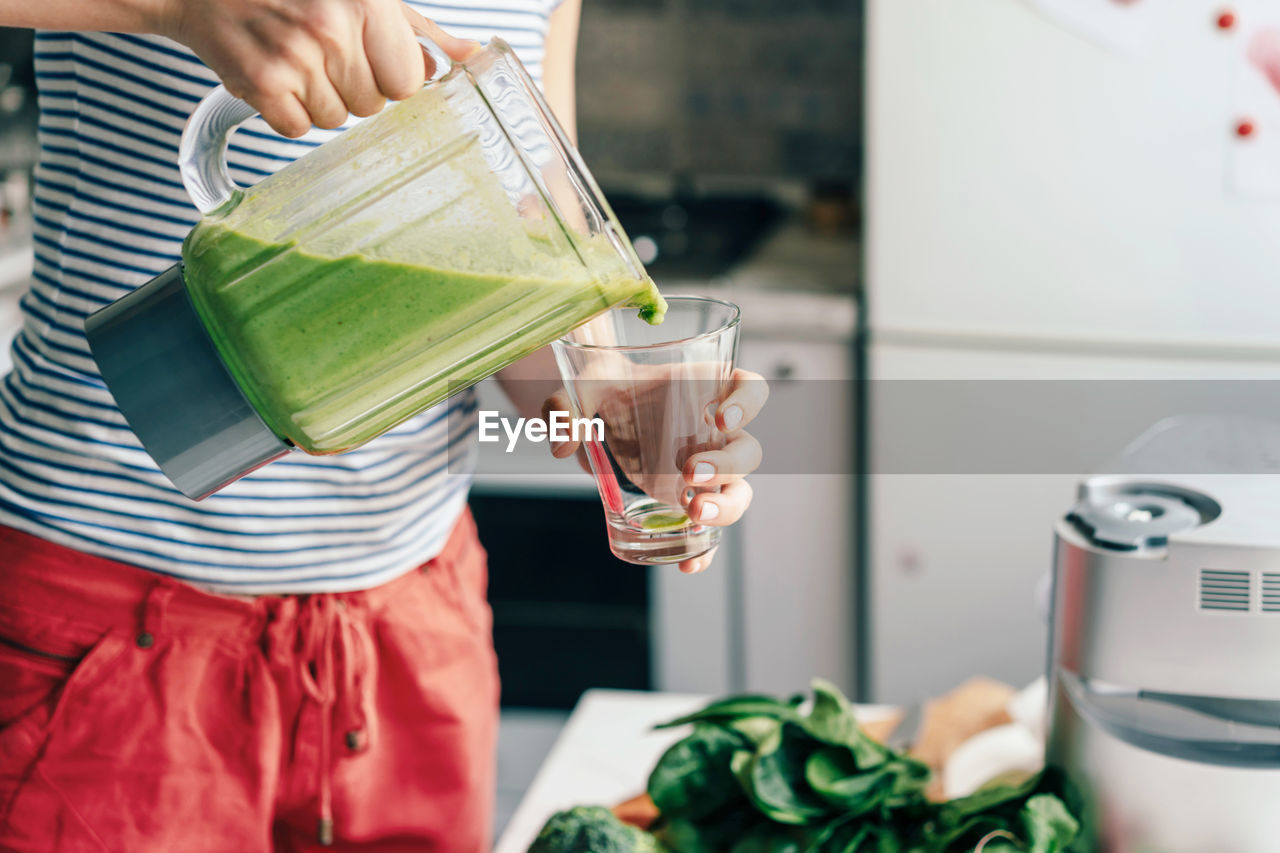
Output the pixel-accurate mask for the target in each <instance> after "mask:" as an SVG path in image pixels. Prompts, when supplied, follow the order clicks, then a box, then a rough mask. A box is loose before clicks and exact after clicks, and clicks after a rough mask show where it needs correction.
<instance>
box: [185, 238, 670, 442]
mask: <svg viewBox="0 0 1280 853" xmlns="http://www.w3.org/2000/svg"><path fill="white" fill-rule="evenodd" d="M183 255H184V260H185V270H184V273H185V278H186V284H187V289H188V292H189V293H190V294H191V297H192V300H193V302H194V303H195V305H196V308H197V310H198V311H199V313H200V315H201V317H202V318H203V319H204V321H205V325H206V326H207V327H208V329H209V332H210V334H211V336H212V338H213V340H214V343H215V344H216V346H217V348H218V350H219V352H220V353H221V354H222V357H223V359H224V361H225V362H226V363H227V366H228V368H229V369H230V370H231V373H232V374H233V376H234V377H235V379H236V381H237V382H238V383H239V385H240V387H241V388H242V389H243V390H244V391H245V393H246V395H247V396H248V397H249V399H250V401H251V402H252V403H253V405H254V407H255V408H256V409H257V410H258V412H259V414H261V415H262V418H263V420H265V421H266V422H267V424H268V425H269V426H270V427H271V428H272V429H273V430H275V431H276V432H277V433H279V434H280V435H281V436H284V437H286V438H288V439H289V440H290V441H292V442H293V443H294V444H296V445H297V446H298V447H300V448H302V449H303V450H306V451H308V452H310V453H337V452H340V451H342V450H347V449H350V448H352V447H354V446H356V445H359V444H362V443H363V442H365V441H368V440H369V439H371V438H373V437H375V436H377V435H379V434H381V433H382V432H385V431H386V430H387V429H390V428H391V427H392V426H394V425H396V424H397V423H399V422H401V421H403V420H405V419H406V418H408V417H411V416H412V415H414V414H416V413H418V412H421V411H422V410H424V409H426V408H428V407H429V406H432V405H435V404H436V403H439V402H441V401H442V400H444V399H445V398H446V397H448V396H449V395H450V394H452V393H455V392H457V391H458V390H460V389H461V388H463V387H465V386H466V385H469V384H471V383H474V382H477V381H479V380H480V379H482V378H484V377H485V376H488V375H490V374H492V373H494V372H495V371H497V370H499V369H501V368H502V367H504V366H505V365H507V364H510V363H511V362H513V361H516V360H518V359H520V358H522V357H524V356H525V355H528V354H529V353H532V352H533V351H535V350H537V349H539V348H540V347H542V346H545V345H546V344H548V343H549V342H550V341H551V340H553V339H554V338H556V337H558V336H559V335H560V334H563V333H564V332H565V331H566V330H567V329H569V328H571V327H573V326H576V325H579V324H580V323H582V322H584V321H586V320H588V319H589V318H591V317H593V316H595V315H596V314H599V313H600V312H602V311H604V310H606V309H607V308H610V307H611V306H614V305H618V304H621V303H629V304H632V305H635V306H637V307H638V308H639V309H640V311H641V314H642V316H644V317H645V318H646V319H648V320H649V321H650V322H654V323H657V322H661V319H662V313H663V311H664V309H665V304H664V303H663V301H662V297H661V296H660V295H659V294H658V292H657V290H656V288H654V286H653V283H652V282H651V281H649V280H647V279H637V278H635V277H634V276H630V275H627V274H625V273H624V271H623V270H622V268H621V265H620V264H617V263H612V264H609V265H604V264H598V265H596V266H595V269H596V272H595V273H593V272H592V271H591V269H589V268H588V266H587V265H584V264H583V263H582V262H581V261H579V260H577V259H573V260H572V261H570V260H569V259H561V258H558V257H555V256H553V255H545V254H540V255H538V256H537V257H536V258H535V257H533V256H532V255H531V257H530V259H529V263H528V264H527V266H528V268H529V270H530V273H529V274H521V273H511V272H500V273H484V272H472V271H466V270H461V269H446V268H443V267H441V266H428V265H418V264H412V263H398V262H395V261H391V260H384V259H378V258H371V257H368V256H365V255H361V254H347V255H342V256H339V257H324V256H321V255H319V254H312V253H310V252H307V251H304V250H303V249H301V248H299V247H298V246H297V245H295V244H293V243H271V242H267V241H263V240H258V239H254V238H253V237H250V236H247V235H246V234H244V233H242V232H240V231H238V230H236V229H233V228H230V227H228V226H226V225H225V224H218V223H217V222H206V223H203V224H202V225H201V226H200V227H199V228H197V229H196V230H195V231H193V232H192V234H191V236H190V237H189V238H188V240H187V244H186V246H185V247H184V252H183ZM602 257H604V255H602ZM506 266H511V265H510V264H506ZM601 268H604V269H615V268H616V269H617V270H618V273H619V274H618V275H617V276H616V277H615V278H612V279H609V280H600V278H599V269H601Z"/></svg>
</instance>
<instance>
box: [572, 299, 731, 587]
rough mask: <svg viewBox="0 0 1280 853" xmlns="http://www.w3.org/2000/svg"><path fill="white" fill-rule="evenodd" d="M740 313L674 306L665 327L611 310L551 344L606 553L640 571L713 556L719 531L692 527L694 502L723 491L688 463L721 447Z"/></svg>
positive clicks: (707, 304)
mask: <svg viewBox="0 0 1280 853" xmlns="http://www.w3.org/2000/svg"><path fill="white" fill-rule="evenodd" d="M738 313H739V312H738V307H737V306H736V305H734V304H732V303H730V302H725V301H722V300H719V299H711V298H708V297H702V296H672V297H668V298H667V316H666V320H664V321H663V323H662V325H660V326H651V325H649V324H648V323H645V322H644V321H643V320H640V319H639V318H638V317H637V316H636V312H635V311H634V310H631V311H627V310H625V309H614V310H611V311H608V312H606V313H605V314H603V315H602V316H600V317H598V318H597V319H595V320H593V321H592V322H590V323H587V324H586V325H583V326H580V327H578V328H577V329H575V330H574V331H572V332H570V333H569V334H568V335H565V336H564V337H562V338H560V339H559V340H557V341H555V342H554V343H553V344H552V348H553V349H554V351H555V356H556V362H557V364H558V365H559V368H560V375H561V377H562V378H563V379H564V384H565V390H566V391H567V392H568V396H569V400H570V405H571V407H572V411H571V412H570V413H569V414H570V416H571V417H573V418H574V419H590V420H584V421H582V422H581V424H582V427H583V428H582V429H581V430H580V431H579V433H578V437H580V438H584V439H585V440H584V441H583V446H584V448H585V451H586V454H587V458H588V460H589V462H590V464H591V473H592V475H593V476H594V477H595V481H596V486H597V487H598V489H599V491H600V499H601V500H602V501H603V503H604V514H605V520H606V522H607V526H608V531H609V547H610V549H611V550H612V551H613V553H614V554H615V555H616V556H617V557H618V558H620V559H622V560H625V561H627V562H629V563H636V564H640V565H645V564H652V563H678V562H681V561H684V560H689V559H692V558H694V557H697V556H700V555H702V554H705V553H707V552H708V551H710V550H711V549H712V548H714V547H715V546H716V545H717V544H718V543H719V541H720V529H719V528H717V527H709V526H707V525H704V524H699V523H697V521H696V520H695V519H691V518H689V516H688V514H687V509H688V506H689V502H690V501H691V500H692V499H693V498H694V496H695V495H697V494H699V493H701V492H718V491H719V490H720V487H719V486H691V485H689V484H688V483H687V482H685V479H684V475H683V471H684V468H685V463H686V462H687V461H688V459H689V457H690V456H692V455H693V454H695V453H701V452H703V451H707V450H719V449H720V448H722V447H724V445H725V443H726V441H727V438H726V436H725V434H724V433H722V432H720V430H719V429H718V428H717V427H716V422H715V414H716V409H717V408H718V407H719V404H720V402H721V400H723V399H724V398H725V397H726V396H727V395H728V393H729V391H730V381H731V378H732V376H733V369H734V359H735V357H736V355H737V349H738Z"/></svg>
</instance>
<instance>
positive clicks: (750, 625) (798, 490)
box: [736, 329, 857, 694]
mask: <svg viewBox="0 0 1280 853" xmlns="http://www.w3.org/2000/svg"><path fill="white" fill-rule="evenodd" d="M793 335H794V336H793ZM739 363H740V364H741V365H743V366H744V367H746V368H749V369H752V370H755V371H757V372H759V373H761V374H763V375H764V376H765V377H766V379H768V380H769V381H770V383H771V385H770V394H769V402H768V405H767V409H766V411H765V412H764V413H762V415H761V418H760V419H759V422H758V425H757V427H756V428H755V429H754V434H755V435H756V436H757V438H759V439H760V442H761V444H762V446H763V448H764V457H765V458H764V462H763V464H762V466H761V470H760V472H759V473H757V474H756V475H754V476H753V477H752V478H751V484H752V487H753V488H754V490H755V496H754V499H753V501H752V505H751V508H750V509H749V510H748V512H747V515H746V517H745V518H744V519H743V520H742V522H741V523H740V525H739V527H740V530H739V531H738V536H737V541H738V543H739V545H740V555H739V558H738V561H739V565H738V566H737V567H736V568H737V569H738V571H737V574H736V579H737V583H738V584H739V585H740V588H739V590H738V593H739V595H740V597H741V604H740V609H739V611H738V612H739V614H740V615H739V618H740V619H741V623H742V627H741V636H742V640H741V651H740V654H741V661H740V664H739V666H740V668H741V676H740V681H741V683H740V684H739V685H738V687H739V688H740V689H744V690H749V691H760V692H767V693H779V694H787V693H792V692H795V691H799V690H804V689H806V688H807V686H808V683H809V680H810V678H812V677H813V676H815V675H821V676H823V677H826V678H828V679H830V680H832V681H833V682H835V683H836V684H838V685H839V686H840V687H841V688H842V689H845V690H848V691H850V692H852V690H853V686H854V684H855V676H856V673H855V642H856V637H855V631H856V627H857V626H856V625H855V623H854V615H853V614H854V613H855V612H856V601H855V593H856V584H855V573H854V572H855V568H854V563H855V561H854V551H853V548H854V533H853V531H854V516H855V512H854V485H855V484H854V478H853V446H854V441H853V428H854V426H853V424H854V419H853V414H854V399H853V391H854V385H853V382H852V381H851V380H852V376H853V352H852V347H851V343H850V341H849V340H847V339H841V338H839V337H834V336H833V337H831V338H829V339H827V340H823V339H821V338H817V339H813V337H812V336H809V337H806V336H803V335H801V334H800V333H799V332H798V331H797V332H795V333H787V332H779V333H777V334H776V336H767V337H766V336H763V335H756V334H753V333H752V332H750V331H748V330H746V329H744V337H743V341H742V344H741V349H740V352H739Z"/></svg>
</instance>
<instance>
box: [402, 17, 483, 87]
mask: <svg viewBox="0 0 1280 853" xmlns="http://www.w3.org/2000/svg"><path fill="white" fill-rule="evenodd" d="M395 2H396V3H397V4H399V6H400V7H401V12H402V13H403V14H404V18H405V20H406V21H408V23H409V27H410V28H411V29H412V30H413V32H414V34H415V35H418V36H422V37H424V38H428V39H431V40H432V41H433V42H435V43H436V45H437V46H438V47H439V48H440V49H441V50H443V51H444V52H445V53H447V54H448V55H449V57H450V58H451V59H455V60H457V61H459V62H461V61H462V60H464V59H466V58H467V57H468V56H470V55H471V53H472V52H473V51H475V50H477V49H479V48H480V42H478V41H470V40H468V39H460V38H458V37H456V36H451V35H449V34H448V33H447V32H445V31H444V30H442V29H440V27H439V26H438V25H437V24H436V22H435V21H431V20H428V19H427V18H424V17H422V16H421V15H419V14H418V13H417V12H416V11H414V9H413V8H411V7H410V6H408V5H406V4H404V3H400V0H395ZM434 73H435V63H434V62H432V60H431V58H430V57H428V58H427V75H428V76H430V75H431V74H434Z"/></svg>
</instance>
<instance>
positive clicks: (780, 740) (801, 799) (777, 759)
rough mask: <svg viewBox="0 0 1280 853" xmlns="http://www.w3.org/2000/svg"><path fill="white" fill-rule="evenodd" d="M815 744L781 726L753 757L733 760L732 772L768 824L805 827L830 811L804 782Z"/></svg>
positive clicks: (801, 731) (796, 729)
mask: <svg viewBox="0 0 1280 853" xmlns="http://www.w3.org/2000/svg"><path fill="white" fill-rule="evenodd" d="M814 746H815V744H814V740H813V738H811V737H809V735H808V733H807V732H805V730H804V728H803V727H801V726H799V725H796V724H794V723H783V724H782V725H781V726H779V727H778V728H777V729H776V730H774V731H773V732H771V733H770V734H769V735H768V736H767V737H766V738H765V739H764V740H763V741H761V742H760V744H759V746H758V747H757V748H756V751H755V753H754V754H748V757H747V758H746V759H743V758H742V757H741V756H742V753H738V754H736V755H735V756H734V758H733V769H734V772H735V773H736V774H737V776H738V779H739V781H740V782H743V783H744V787H745V788H746V790H747V792H748V793H749V794H750V796H751V799H752V801H753V802H754V803H755V804H756V807H757V808H758V809H759V810H760V811H761V813H763V814H764V815H765V816H766V817H768V818H769V819H770V820H773V821H776V822H778V823H785V824H804V823H807V822H809V821H810V820H812V819H814V818H818V817H821V816H823V815H825V814H827V813H828V812H829V811H830V807H829V806H828V805H827V804H826V803H824V802H823V801H822V799H821V798H820V797H818V796H817V795H816V794H815V793H814V792H813V789H812V788H810V787H809V783H808V782H807V781H805V764H806V763H807V762H808V759H809V755H810V753H811V752H812V751H813V749H814Z"/></svg>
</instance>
